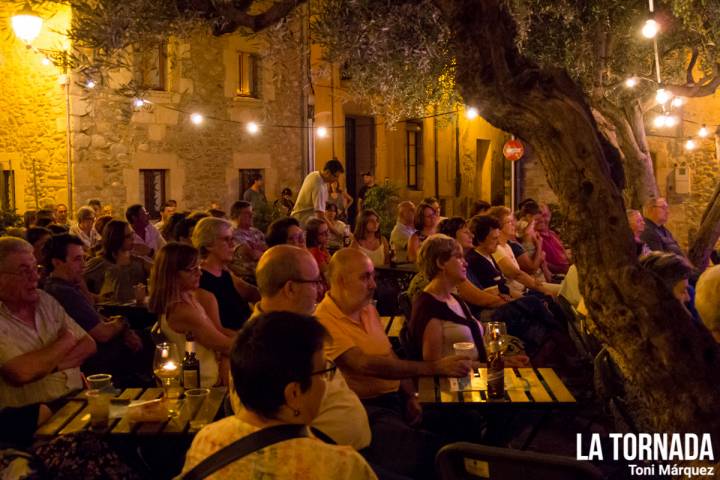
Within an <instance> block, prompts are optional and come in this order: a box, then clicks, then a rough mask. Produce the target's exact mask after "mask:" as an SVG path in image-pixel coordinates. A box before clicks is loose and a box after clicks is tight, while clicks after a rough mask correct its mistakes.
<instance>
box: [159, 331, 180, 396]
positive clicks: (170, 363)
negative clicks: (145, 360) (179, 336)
mask: <svg viewBox="0 0 720 480" xmlns="http://www.w3.org/2000/svg"><path fill="white" fill-rule="evenodd" d="M153 372H154V373H155V376H156V377H158V379H159V380H160V383H161V384H162V387H163V390H164V393H165V398H166V399H169V398H172V397H173V395H174V396H175V397H177V396H178V395H179V391H180V375H181V374H182V361H181V360H180V354H179V353H178V348H177V345H175V344H174V343H167V342H163V343H160V344H158V345H157V346H156V347H155V358H154V360H153Z"/></svg>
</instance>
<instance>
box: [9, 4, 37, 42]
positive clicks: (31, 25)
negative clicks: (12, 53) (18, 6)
mask: <svg viewBox="0 0 720 480" xmlns="http://www.w3.org/2000/svg"><path fill="white" fill-rule="evenodd" d="M11 23H12V28H13V31H14V32H15V35H16V36H17V37H18V38H19V39H20V40H22V41H23V42H25V43H28V44H30V43H32V42H33V40H35V39H36V38H37V37H38V35H40V29H42V24H43V21H42V18H40V17H39V16H38V15H37V14H36V13H35V12H33V10H32V8H30V4H28V3H26V4H25V6H24V7H23V9H22V10H20V11H19V12H18V13H17V14H15V15H13V16H12V19H11Z"/></svg>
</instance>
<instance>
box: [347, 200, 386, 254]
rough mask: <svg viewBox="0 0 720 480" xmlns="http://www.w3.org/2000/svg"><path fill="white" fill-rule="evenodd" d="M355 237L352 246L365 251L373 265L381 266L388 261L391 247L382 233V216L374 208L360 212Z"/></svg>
mask: <svg viewBox="0 0 720 480" xmlns="http://www.w3.org/2000/svg"><path fill="white" fill-rule="evenodd" d="M353 237H354V238H353V241H352V243H351V244H350V246H351V247H352V248H357V249H359V250H361V251H362V252H364V253H365V255H367V256H368V257H370V260H372V262H373V265H375V266H376V267H379V266H381V265H386V264H387V263H388V261H389V260H390V259H389V258H388V257H389V255H388V252H389V250H390V248H389V246H388V242H387V240H386V239H385V237H383V236H382V235H381V234H380V216H379V215H378V214H377V213H375V211H374V210H363V211H362V212H360V215H359V216H358V218H357V223H356V224H355V232H353Z"/></svg>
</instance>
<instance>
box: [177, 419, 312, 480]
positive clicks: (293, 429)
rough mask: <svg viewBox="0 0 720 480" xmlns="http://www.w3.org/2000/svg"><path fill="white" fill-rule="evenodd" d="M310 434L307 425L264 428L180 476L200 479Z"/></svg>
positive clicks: (224, 448) (193, 479) (187, 478)
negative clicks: (261, 451)
mask: <svg viewBox="0 0 720 480" xmlns="http://www.w3.org/2000/svg"><path fill="white" fill-rule="evenodd" d="M309 436H310V435H309V433H308V429H307V427H306V426H305V425H294V424H290V425H276V426H274V427H268V428H263V429H262V430H258V431H257V432H255V433H251V434H250V435H248V436H247V437H243V438H241V439H240V440H236V441H234V442H233V443H231V444H230V445H227V446H225V447H223V448H221V449H220V450H218V451H217V452H215V453H213V454H212V455H210V456H209V457H207V458H206V459H205V460H203V461H202V462H200V463H198V464H197V465H195V467H193V468H192V469H191V470H190V471H188V472H187V473H185V474H184V475H182V476H180V477H179V478H181V479H182V480H200V479H203V478H205V477H207V476H208V475H210V474H212V473H213V472H215V471H217V470H220V469H221V468H223V467H225V466H226V465H228V464H230V463H232V462H234V461H236V460H239V459H241V458H242V457H245V456H247V455H250V454H251V453H254V452H257V451H258V450H262V449H263V448H265V447H268V446H270V445H273V444H275V443H280V442H284V441H285V440H291V439H293V438H302V437H309Z"/></svg>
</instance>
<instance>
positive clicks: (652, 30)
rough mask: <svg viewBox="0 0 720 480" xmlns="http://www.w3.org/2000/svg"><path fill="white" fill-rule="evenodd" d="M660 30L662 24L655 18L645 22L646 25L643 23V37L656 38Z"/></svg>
mask: <svg viewBox="0 0 720 480" xmlns="http://www.w3.org/2000/svg"><path fill="white" fill-rule="evenodd" d="M658 30H660V26H659V25H658V23H657V22H656V21H655V20H653V19H652V18H650V19H648V20H647V21H646V22H645V25H643V28H642V34H643V37H645V38H654V37H655V35H657V33H658Z"/></svg>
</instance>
